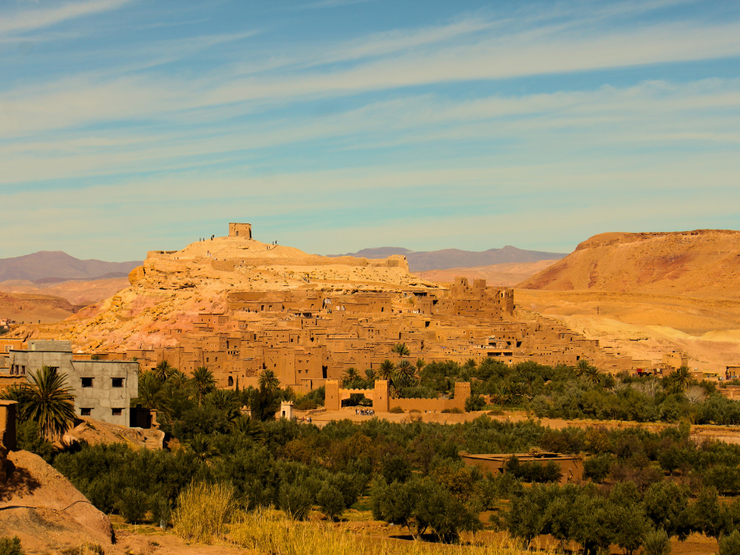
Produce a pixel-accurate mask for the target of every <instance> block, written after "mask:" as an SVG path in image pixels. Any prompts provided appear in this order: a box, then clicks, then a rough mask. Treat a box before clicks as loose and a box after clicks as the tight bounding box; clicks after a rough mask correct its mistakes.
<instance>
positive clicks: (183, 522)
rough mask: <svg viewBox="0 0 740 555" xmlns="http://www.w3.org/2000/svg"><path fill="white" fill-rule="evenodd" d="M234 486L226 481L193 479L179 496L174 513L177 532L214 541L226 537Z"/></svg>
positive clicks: (181, 535) (195, 539)
mask: <svg viewBox="0 0 740 555" xmlns="http://www.w3.org/2000/svg"><path fill="white" fill-rule="evenodd" d="M233 501H234V488H233V487H231V486H229V485H226V484H224V483H215V484H210V483H207V482H199V483H192V484H190V485H189V486H187V487H186V488H185V489H183V491H182V492H181V493H180V495H179V496H178V498H177V509H175V512H174V514H173V515H172V521H173V525H174V530H175V533H176V534H177V535H178V536H180V537H182V538H185V539H187V540H192V541H197V542H201V543H211V541H213V539H214V537H215V538H219V539H221V538H223V537H224V536H225V534H226V524H227V523H228V522H229V520H230V519H231V513H232V511H233V508H234V503H233Z"/></svg>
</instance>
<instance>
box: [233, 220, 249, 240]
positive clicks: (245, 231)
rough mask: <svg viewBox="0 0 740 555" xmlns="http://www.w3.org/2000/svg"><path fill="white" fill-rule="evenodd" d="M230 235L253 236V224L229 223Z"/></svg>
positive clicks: (245, 237) (247, 237)
mask: <svg viewBox="0 0 740 555" xmlns="http://www.w3.org/2000/svg"><path fill="white" fill-rule="evenodd" d="M229 237H241V238H243V239H251V238H252V224H239V223H234V222H231V223H229Z"/></svg>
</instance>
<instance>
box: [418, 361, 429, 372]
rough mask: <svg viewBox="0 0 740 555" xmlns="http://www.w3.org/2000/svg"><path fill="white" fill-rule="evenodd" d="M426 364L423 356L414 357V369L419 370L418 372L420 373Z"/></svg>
mask: <svg viewBox="0 0 740 555" xmlns="http://www.w3.org/2000/svg"><path fill="white" fill-rule="evenodd" d="M426 365H427V363H426V361H425V360H424V359H423V358H417V359H416V369H417V370H418V371H419V374H421V371H422V370H423V369H424V367H425V366H426Z"/></svg>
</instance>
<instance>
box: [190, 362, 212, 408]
mask: <svg viewBox="0 0 740 555" xmlns="http://www.w3.org/2000/svg"><path fill="white" fill-rule="evenodd" d="M191 379H192V383H193V386H194V387H195V391H196V392H197V394H198V404H199V405H200V404H202V403H203V398H204V397H205V396H206V395H208V393H210V392H211V391H213V390H214V389H216V379H215V378H214V377H213V372H211V371H210V370H209V369H208V368H206V367H205V366H199V367H198V368H196V369H195V370H193V377H192V378H191Z"/></svg>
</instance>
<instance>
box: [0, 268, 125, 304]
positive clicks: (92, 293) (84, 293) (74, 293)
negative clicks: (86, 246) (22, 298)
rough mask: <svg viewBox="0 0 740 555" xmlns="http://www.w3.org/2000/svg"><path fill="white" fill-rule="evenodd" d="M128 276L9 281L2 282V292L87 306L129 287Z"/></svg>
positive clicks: (0, 288) (0, 283) (0, 284)
mask: <svg viewBox="0 0 740 555" xmlns="http://www.w3.org/2000/svg"><path fill="white" fill-rule="evenodd" d="M128 285H129V282H128V275H127V276H125V277H114V278H105V279H95V280H68V281H53V282H47V281H45V280H38V281H29V280H20V279H14V280H7V281H1V282H0V291H3V292H5V293H12V294H16V295H17V294H26V295H28V294H31V295H45V296H51V297H61V298H62V299H66V300H67V301H69V303H71V304H73V305H76V306H86V305H89V304H93V303H96V302H98V301H102V300H103V299H107V298H108V297H111V296H113V295H115V294H116V293H118V292H119V291H120V290H121V289H125V288H126V287H128Z"/></svg>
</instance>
